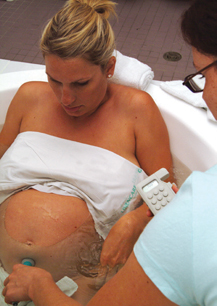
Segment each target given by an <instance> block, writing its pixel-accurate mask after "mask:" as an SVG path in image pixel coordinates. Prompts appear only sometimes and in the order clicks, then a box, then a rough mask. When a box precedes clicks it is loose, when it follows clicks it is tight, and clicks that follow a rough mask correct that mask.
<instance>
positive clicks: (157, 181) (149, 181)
mask: <svg viewBox="0 0 217 306" xmlns="http://www.w3.org/2000/svg"><path fill="white" fill-rule="evenodd" d="M168 177H169V172H168V171H167V170H166V169H165V168H161V169H160V170H158V171H157V172H155V173H154V174H152V175H150V176H149V177H147V178H146V179H145V180H143V181H142V182H140V183H139V184H138V185H137V186H136V189H137V190H138V192H139V194H140V195H141V197H142V198H143V200H144V201H145V203H146V204H147V205H148V207H149V209H150V210H151V212H152V213H153V214H154V215H156V214H157V213H158V212H159V211H160V210H161V209H162V208H163V207H165V206H166V205H167V204H168V203H169V202H170V201H171V200H172V198H173V197H174V195H175V192H174V191H173V190H172V184H171V183H166V182H163V181H164V180H165V179H167V178H168Z"/></svg>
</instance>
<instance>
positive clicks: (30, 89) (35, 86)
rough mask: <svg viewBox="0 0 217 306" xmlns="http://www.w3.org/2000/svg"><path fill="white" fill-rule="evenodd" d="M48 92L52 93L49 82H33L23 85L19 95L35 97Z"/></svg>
mask: <svg viewBox="0 0 217 306" xmlns="http://www.w3.org/2000/svg"><path fill="white" fill-rule="evenodd" d="M46 92H51V88H50V86H49V84H48V82H40V81H31V82H26V83H24V84H22V85H21V86H20V88H19V89H18V92H17V93H19V94H25V95H28V94H31V96H33V94H37V93H46Z"/></svg>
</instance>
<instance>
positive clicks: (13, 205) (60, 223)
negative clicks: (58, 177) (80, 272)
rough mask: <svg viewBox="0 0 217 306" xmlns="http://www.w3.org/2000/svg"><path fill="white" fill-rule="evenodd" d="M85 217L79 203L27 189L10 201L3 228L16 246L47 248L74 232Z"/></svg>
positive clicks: (84, 204)
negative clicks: (31, 245)
mask: <svg viewBox="0 0 217 306" xmlns="http://www.w3.org/2000/svg"><path fill="white" fill-rule="evenodd" d="M89 214H90V213H89V210H88V208H87V206H86V203H85V202H84V201H82V200H81V199H78V198H75V197H69V196H62V195H57V194H50V193H44V192H39V191H36V190H33V189H30V190H26V191H22V192H19V193H17V194H15V195H14V196H12V197H11V198H10V200H9V202H8V205H7V209H6V213H5V228H6V230H7V232H8V234H9V235H10V236H11V237H12V238H13V239H15V240H17V241H19V242H22V243H27V244H34V245H40V246H49V245H53V244H55V243H57V242H59V241H61V240H63V239H64V238H66V237H67V236H68V235H70V234H71V233H73V232H74V231H76V229H77V228H78V227H80V226H81V225H82V224H83V223H84V222H85V221H86V219H87V218H88V216H89Z"/></svg>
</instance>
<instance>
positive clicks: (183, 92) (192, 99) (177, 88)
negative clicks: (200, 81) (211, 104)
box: [160, 81, 216, 122]
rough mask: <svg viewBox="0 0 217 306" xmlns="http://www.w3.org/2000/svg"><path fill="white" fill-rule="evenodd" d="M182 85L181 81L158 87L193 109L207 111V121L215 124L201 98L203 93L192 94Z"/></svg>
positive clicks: (169, 82)
mask: <svg viewBox="0 0 217 306" xmlns="http://www.w3.org/2000/svg"><path fill="white" fill-rule="evenodd" d="M182 83H183V81H168V82H161V83H160V87H161V89H163V90H164V91H166V92H167V93H169V94H170V95H172V96H174V97H176V98H178V99H181V100H183V101H185V102H187V103H189V104H191V105H193V106H195V107H200V108H205V109H206V110H207V117H208V119H210V120H212V121H215V122H216V119H215V118H214V117H213V114H212V113H211V111H210V110H209V108H208V107H207V105H206V102H205V101H204V99H203V98H202V95H203V93H202V92H199V93H193V92H191V91H190V90H189V89H188V88H187V87H186V86H184V85H182Z"/></svg>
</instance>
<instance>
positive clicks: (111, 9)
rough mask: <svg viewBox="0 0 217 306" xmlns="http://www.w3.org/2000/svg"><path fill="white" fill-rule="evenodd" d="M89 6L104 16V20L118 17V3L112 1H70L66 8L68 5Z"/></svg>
mask: <svg viewBox="0 0 217 306" xmlns="http://www.w3.org/2000/svg"><path fill="white" fill-rule="evenodd" d="M75 4H79V5H81V6H82V5H88V6H90V7H91V8H92V9H94V11H95V12H97V13H98V14H100V15H102V16H103V17H104V18H106V19H108V18H109V16H110V15H116V13H115V6H116V3H115V2H113V1H110V0H68V1H67V2H66V4H65V5H66V6H68V5H75Z"/></svg>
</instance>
